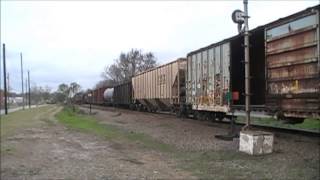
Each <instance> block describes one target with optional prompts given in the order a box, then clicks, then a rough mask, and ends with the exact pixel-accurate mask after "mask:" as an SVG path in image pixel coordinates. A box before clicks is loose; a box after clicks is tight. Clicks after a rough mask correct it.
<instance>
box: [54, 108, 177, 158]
mask: <svg viewBox="0 0 320 180" xmlns="http://www.w3.org/2000/svg"><path fill="white" fill-rule="evenodd" d="M78 111H79V110H78V109H76V112H73V111H72V109H71V108H64V109H63V110H62V111H60V112H59V113H58V114H57V115H56V117H57V119H58V121H59V122H61V123H63V124H65V125H66V126H67V127H69V128H72V129H78V130H81V131H84V132H90V133H94V134H96V135H100V136H103V137H105V138H107V139H109V140H119V141H123V140H125V141H129V142H134V143H138V144H140V146H142V147H144V148H149V149H153V150H161V151H164V152H170V151H173V149H172V147H171V146H169V145H167V144H163V143H160V142H158V141H156V140H154V139H153V138H152V137H150V136H148V135H146V134H144V133H136V132H132V131H127V130H124V129H120V128H119V127H117V126H114V125H110V124H100V123H99V122H98V121H97V120H96V119H94V118H93V117H92V116H88V115H84V114H79V113H77V112H78Z"/></svg>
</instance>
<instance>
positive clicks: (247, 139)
mask: <svg viewBox="0 0 320 180" xmlns="http://www.w3.org/2000/svg"><path fill="white" fill-rule="evenodd" d="M239 150H240V151H241V152H245V153H248V154H251V155H263V154H269V153H272V150H273V134H272V133H269V132H264V131H241V132H240V145H239Z"/></svg>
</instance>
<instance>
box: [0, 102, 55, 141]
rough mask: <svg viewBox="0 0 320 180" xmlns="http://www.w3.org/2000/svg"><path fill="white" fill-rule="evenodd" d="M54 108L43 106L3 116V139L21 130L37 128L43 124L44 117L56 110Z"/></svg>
mask: <svg viewBox="0 0 320 180" xmlns="http://www.w3.org/2000/svg"><path fill="white" fill-rule="evenodd" d="M54 107H55V106H42V107H39V108H31V109H25V110H19V111H15V112H12V113H9V114H8V115H1V138H3V137H6V136H9V135H12V134H13V133H15V132H16V131H17V130H19V129H23V128H29V127H35V126H36V125H39V124H41V121H40V119H41V118H42V115H44V114H46V113H48V112H50V111H52V110H54Z"/></svg>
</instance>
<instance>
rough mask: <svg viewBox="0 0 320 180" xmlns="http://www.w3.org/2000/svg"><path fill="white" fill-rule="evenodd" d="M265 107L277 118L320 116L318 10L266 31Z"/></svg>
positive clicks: (281, 22) (276, 23)
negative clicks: (273, 112) (278, 116)
mask: <svg viewBox="0 0 320 180" xmlns="http://www.w3.org/2000/svg"><path fill="white" fill-rule="evenodd" d="M265 44H266V52H265V56H266V58H265V60H266V73H267V79H266V84H267V93H266V95H267V96H266V105H267V107H268V108H269V109H271V110H273V111H275V112H277V113H278V115H280V116H286V117H295V118H305V117H318V118H319V116H320V115H319V114H320V90H319V89H320V80H319V79H320V62H319V51H320V50H319V6H315V7H312V8H309V9H306V10H304V11H301V12H299V13H296V14H293V15H291V16H288V17H286V18H282V19H279V20H278V21H275V22H272V23H270V24H268V25H267V26H266V28H265Z"/></svg>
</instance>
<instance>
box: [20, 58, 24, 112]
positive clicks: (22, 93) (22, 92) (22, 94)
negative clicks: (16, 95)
mask: <svg viewBox="0 0 320 180" xmlns="http://www.w3.org/2000/svg"><path fill="white" fill-rule="evenodd" d="M20 62H21V96H22V108H23V110H24V91H23V64H22V53H20Z"/></svg>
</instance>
